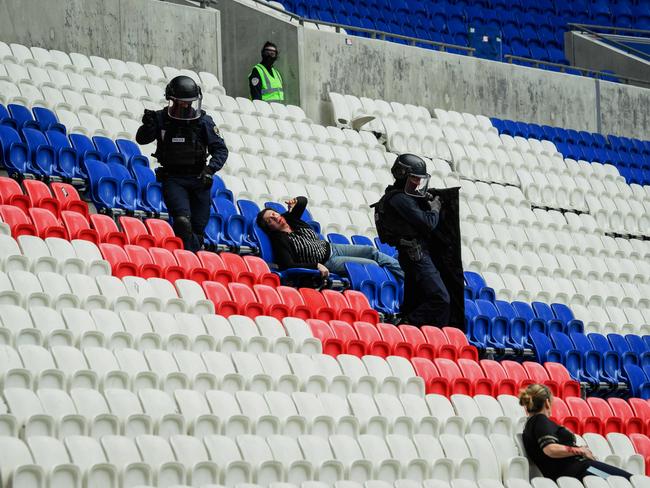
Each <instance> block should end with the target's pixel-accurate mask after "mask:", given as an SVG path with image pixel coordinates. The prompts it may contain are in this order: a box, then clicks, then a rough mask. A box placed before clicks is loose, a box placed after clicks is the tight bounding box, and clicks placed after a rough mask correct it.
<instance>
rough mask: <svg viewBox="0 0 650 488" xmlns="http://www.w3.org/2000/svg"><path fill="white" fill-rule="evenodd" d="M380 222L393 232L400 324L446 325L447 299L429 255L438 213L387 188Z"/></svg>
mask: <svg viewBox="0 0 650 488" xmlns="http://www.w3.org/2000/svg"><path fill="white" fill-rule="evenodd" d="M383 200H384V204H383V212H384V215H383V219H385V223H387V225H388V226H390V228H391V229H393V232H392V233H393V235H394V236H395V240H393V242H388V244H391V245H393V246H395V247H396V248H397V250H398V261H399V264H400V266H401V267H402V269H403V270H404V275H405V277H404V301H403V303H402V306H401V308H400V310H401V312H402V316H403V321H404V322H405V323H408V324H411V325H447V324H448V323H449V310H450V308H449V304H450V297H449V292H448V291H447V287H446V286H445V283H444V282H443V280H442V277H441V276H440V273H439V272H438V269H437V268H436V266H435V265H434V263H433V261H432V258H431V254H430V249H429V246H430V241H431V234H432V233H433V231H434V230H435V229H436V227H437V226H438V222H439V212H437V211H434V210H431V208H430V206H429V203H428V200H427V199H425V198H416V197H413V196H410V195H407V194H406V193H405V192H404V191H403V190H402V189H398V188H396V187H395V186H393V185H391V186H389V187H387V188H386V192H385V194H384V197H383Z"/></svg>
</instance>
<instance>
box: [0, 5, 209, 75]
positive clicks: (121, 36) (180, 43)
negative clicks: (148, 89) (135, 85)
mask: <svg viewBox="0 0 650 488" xmlns="http://www.w3.org/2000/svg"><path fill="white" fill-rule="evenodd" d="M44 8H47V12H43V9H44ZM219 25H220V19H219V12H217V11H214V10H210V11H209V10H203V9H199V8H190V7H184V6H182V5H177V4H174V3H169V2H160V1H158V0H0V40H2V41H4V42H7V43H9V42H18V43H21V44H25V45H27V46H40V47H44V48H47V49H59V50H62V51H66V52H80V53H82V54H87V55H91V54H95V55H99V56H103V57H105V58H111V57H112V58H118V59H123V60H125V61H138V62H140V63H153V64H158V65H161V66H174V67H185V68H192V69H195V70H205V71H211V72H213V73H215V74H217V75H219V74H220V72H221V69H220V60H221V53H220V49H221V46H220V37H221V36H220V29H219Z"/></svg>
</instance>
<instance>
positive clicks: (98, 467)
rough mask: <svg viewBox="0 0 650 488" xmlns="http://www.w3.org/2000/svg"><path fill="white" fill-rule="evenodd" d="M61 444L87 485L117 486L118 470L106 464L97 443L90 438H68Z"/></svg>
mask: <svg viewBox="0 0 650 488" xmlns="http://www.w3.org/2000/svg"><path fill="white" fill-rule="evenodd" d="M104 437H108V436H104ZM63 443H64V444H65V447H66V450H67V451H68V453H69V455H70V458H71V460H72V462H73V463H74V464H75V465H77V466H79V468H80V469H81V471H82V474H83V476H84V478H85V479H86V480H87V483H89V484H90V485H92V486H109V487H115V488H116V487H117V486H118V479H119V477H120V474H119V472H118V469H117V468H116V466H115V465H114V464H112V463H109V462H108V460H107V458H106V455H105V453H104V450H103V449H102V446H101V445H100V443H99V441H97V440H95V439H93V438H92V437H83V436H68V437H66V438H65V439H64V440H63ZM137 457H138V458H139V456H137Z"/></svg>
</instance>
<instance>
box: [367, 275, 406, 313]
mask: <svg viewBox="0 0 650 488" xmlns="http://www.w3.org/2000/svg"><path fill="white" fill-rule="evenodd" d="M365 267H366V272H367V273H368V276H369V277H370V279H371V280H373V281H374V282H375V283H377V305H378V306H379V310H380V311H385V312H386V313H388V314H391V315H394V314H396V313H397V312H399V304H400V300H399V295H400V294H399V285H398V284H397V283H396V282H395V281H393V280H392V279H391V278H390V277H389V276H388V275H389V274H390V272H388V271H386V270H385V269H384V268H382V267H381V266H379V265H377V264H374V263H372V264H366V265H365Z"/></svg>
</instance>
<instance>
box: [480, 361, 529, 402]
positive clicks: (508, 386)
mask: <svg viewBox="0 0 650 488" xmlns="http://www.w3.org/2000/svg"><path fill="white" fill-rule="evenodd" d="M479 364H480V365H481V369H483V372H484V373H485V376H486V377H487V378H490V379H491V380H492V382H493V383H494V388H495V391H494V396H498V395H513V396H517V395H518V394H519V390H518V389H517V384H516V383H515V380H514V379H511V378H508V375H507V374H506V372H505V370H504V369H503V367H501V364H499V363H498V362H496V361H493V360H491V359H481V360H480V361H479Z"/></svg>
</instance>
